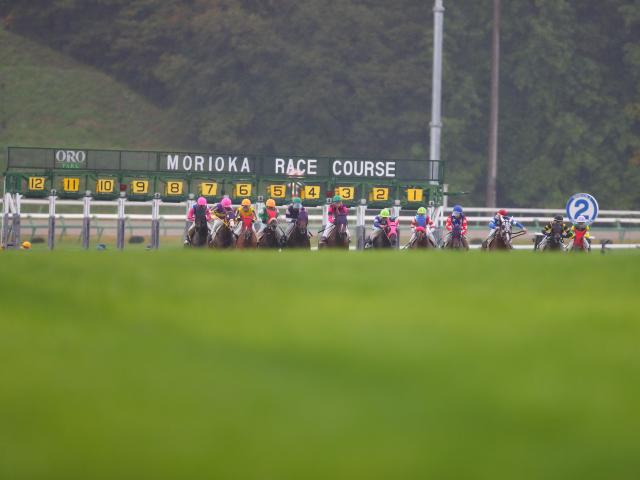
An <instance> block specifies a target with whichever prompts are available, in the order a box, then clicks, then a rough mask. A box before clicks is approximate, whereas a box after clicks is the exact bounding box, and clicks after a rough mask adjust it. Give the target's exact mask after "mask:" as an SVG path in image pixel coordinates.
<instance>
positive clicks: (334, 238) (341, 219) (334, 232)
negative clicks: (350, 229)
mask: <svg viewBox="0 0 640 480" xmlns="http://www.w3.org/2000/svg"><path fill="white" fill-rule="evenodd" d="M325 228H327V229H329V233H328V234H327V236H326V238H325V239H324V242H320V243H319V244H318V248H344V249H347V250H348V249H349V234H348V233H347V216H346V215H337V216H336V220H335V223H333V224H329V225H327V226H326V227H325Z"/></svg>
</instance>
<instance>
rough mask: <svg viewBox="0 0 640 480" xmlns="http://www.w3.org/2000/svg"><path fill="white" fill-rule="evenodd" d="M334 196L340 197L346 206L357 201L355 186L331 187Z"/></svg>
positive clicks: (357, 195) (357, 193) (357, 192)
mask: <svg viewBox="0 0 640 480" xmlns="http://www.w3.org/2000/svg"><path fill="white" fill-rule="evenodd" d="M333 192H334V195H340V196H341V197H342V201H343V202H344V203H346V204H354V203H356V202H357V201H358V199H359V198H358V197H359V193H360V192H359V189H358V188H357V186H356V185H347V184H341V185H336V186H335V187H333Z"/></svg>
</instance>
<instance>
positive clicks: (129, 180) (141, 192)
mask: <svg viewBox="0 0 640 480" xmlns="http://www.w3.org/2000/svg"><path fill="white" fill-rule="evenodd" d="M154 183H155V182H154V181H153V180H151V179H150V178H148V177H144V176H142V175H140V176H135V177H125V178H123V180H122V184H123V185H124V186H126V189H127V190H126V191H127V197H128V198H129V199H131V200H139V201H145V200H149V199H151V198H152V197H153V194H154V193H155V185H154Z"/></svg>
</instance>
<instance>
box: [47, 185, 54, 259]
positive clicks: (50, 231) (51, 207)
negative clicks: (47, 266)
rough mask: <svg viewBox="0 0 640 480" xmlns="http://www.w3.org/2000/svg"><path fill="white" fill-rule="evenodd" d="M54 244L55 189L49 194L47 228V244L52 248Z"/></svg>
mask: <svg viewBox="0 0 640 480" xmlns="http://www.w3.org/2000/svg"><path fill="white" fill-rule="evenodd" d="M55 244H56V191H55V190H51V194H50V195H49V229H48V231H47V246H48V247H49V250H53V249H54V247H55Z"/></svg>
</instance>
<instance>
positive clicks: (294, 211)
mask: <svg viewBox="0 0 640 480" xmlns="http://www.w3.org/2000/svg"><path fill="white" fill-rule="evenodd" d="M301 213H307V209H306V208H304V206H302V200H301V199H300V197H293V199H292V200H291V204H290V205H289V206H288V207H287V211H286V212H285V217H286V218H287V221H288V222H289V225H287V228H286V230H285V235H286V236H287V238H289V235H291V232H292V231H293V229H294V228H295V225H296V221H297V220H298V216H299V215H300V214H301Z"/></svg>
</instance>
